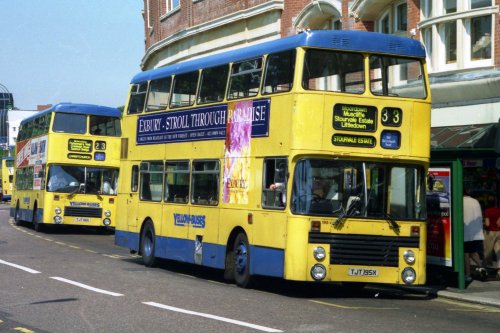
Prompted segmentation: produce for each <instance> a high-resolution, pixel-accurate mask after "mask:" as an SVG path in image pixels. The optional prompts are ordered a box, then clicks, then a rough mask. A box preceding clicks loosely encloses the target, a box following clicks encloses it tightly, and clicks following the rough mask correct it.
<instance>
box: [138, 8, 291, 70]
mask: <svg viewBox="0 0 500 333" xmlns="http://www.w3.org/2000/svg"><path fill="white" fill-rule="evenodd" d="M283 9H284V0H273V1H268V2H265V3H263V4H260V5H257V6H255V7H252V8H249V9H246V10H241V11H239V12H235V13H233V14H230V15H226V16H223V17H220V18H217V19H215V20H212V21H210V22H206V23H203V24H200V25H197V26H194V27H191V28H188V29H185V30H182V31H179V32H177V33H175V34H173V35H171V36H169V37H167V38H165V39H163V40H161V41H159V42H157V43H155V44H153V45H151V47H149V48H148V49H147V50H146V53H145V55H144V57H143V58H142V60H141V68H142V69H144V67H145V64H146V63H147V62H148V60H149V59H150V58H151V57H152V56H153V55H154V54H155V53H157V52H159V51H160V50H162V49H164V48H166V47H168V46H169V45H172V44H174V43H177V42H180V41H182V40H184V39H187V38H190V37H192V36H194V35H197V34H200V33H202V32H206V31H209V30H213V29H216V28H220V27H223V26H226V25H228V24H230V23H234V22H237V21H241V20H246V19H249V18H251V17H255V16H258V15H262V14H264V13H266V12H270V11H276V10H283Z"/></svg>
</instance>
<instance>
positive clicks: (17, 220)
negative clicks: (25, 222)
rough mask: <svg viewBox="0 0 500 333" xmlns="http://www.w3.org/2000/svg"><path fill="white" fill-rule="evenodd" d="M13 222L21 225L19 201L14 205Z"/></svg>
mask: <svg viewBox="0 0 500 333" xmlns="http://www.w3.org/2000/svg"><path fill="white" fill-rule="evenodd" d="M14 222H15V223H16V225H21V211H20V209H19V202H18V203H17V205H16V211H15V212H14Z"/></svg>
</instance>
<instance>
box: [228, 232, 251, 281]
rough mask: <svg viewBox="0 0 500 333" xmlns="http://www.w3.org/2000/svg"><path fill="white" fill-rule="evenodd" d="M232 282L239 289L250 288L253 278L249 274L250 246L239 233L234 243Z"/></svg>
mask: <svg viewBox="0 0 500 333" xmlns="http://www.w3.org/2000/svg"><path fill="white" fill-rule="evenodd" d="M233 256H234V276H233V277H234V280H235V281H236V284H237V285H238V286H239V287H242V288H250V287H251V286H252V284H253V281H254V278H253V277H252V275H251V274H250V246H249V244H248V238H247V235H245V234H244V233H239V234H238V236H236V239H235V241H234V250H233Z"/></svg>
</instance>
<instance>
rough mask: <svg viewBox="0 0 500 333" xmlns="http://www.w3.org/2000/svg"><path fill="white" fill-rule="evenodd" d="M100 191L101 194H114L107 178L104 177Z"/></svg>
mask: <svg viewBox="0 0 500 333" xmlns="http://www.w3.org/2000/svg"><path fill="white" fill-rule="evenodd" d="M102 193H103V194H114V193H113V189H112V188H111V183H110V181H109V178H105V179H104V182H103V183H102Z"/></svg>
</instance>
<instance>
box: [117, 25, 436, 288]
mask: <svg viewBox="0 0 500 333" xmlns="http://www.w3.org/2000/svg"><path fill="white" fill-rule="evenodd" d="M430 105H431V100H430V90H429V81H428V78H427V69H426V64H425V50H424V48H423V46H422V45H421V43H420V42H418V41H415V40H411V39H407V38H403V37H397V36H393V35H386V34H378V33H368V32H359V31H311V32H304V33H301V34H298V35H295V36H291V37H287V38H283V39H280V40H275V41H270V42H266V43H264V44H259V45H255V46H249V47H245V48H241V49H239V50H233V51H229V52H225V53H221V54H218V55H212V56H207V57H204V58H199V59H196V60H190V61H186V62H183V63H179V64H175V65H172V66H166V67H163V68H159V69H154V70H150V71H146V72H143V73H139V74H138V75H136V76H135V77H134V78H133V79H132V82H131V87H130V95H129V98H128V102H127V105H126V108H125V111H124V115H123V119H122V125H123V133H124V135H123V144H124V146H123V152H124V156H123V158H122V160H121V168H120V172H121V174H120V186H119V194H118V202H119V206H120V207H123V209H119V210H118V212H117V223H116V229H115V243H116V244H117V245H120V246H124V247H127V248H129V249H131V251H133V252H138V253H139V254H141V255H142V257H143V261H144V263H145V265H146V266H152V265H154V264H155V259H156V258H167V259H173V260H178V261H183V262H187V263H192V264H197V265H203V266H208V267H214V268H219V269H222V270H224V275H225V277H226V278H227V279H229V280H235V282H236V284H237V285H239V286H241V287H248V286H250V285H251V284H252V282H253V280H254V277H255V276H256V275H263V276H274V277H280V278H283V279H287V280H297V281H316V282H320V281H321V282H346V283H358V285H362V284H363V283H368V282H370V283H387V284H407V285H419V284H423V283H425V281H426V270H425V269H426V207H425V179H426V169H427V167H428V163H429V155H430Z"/></svg>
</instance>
